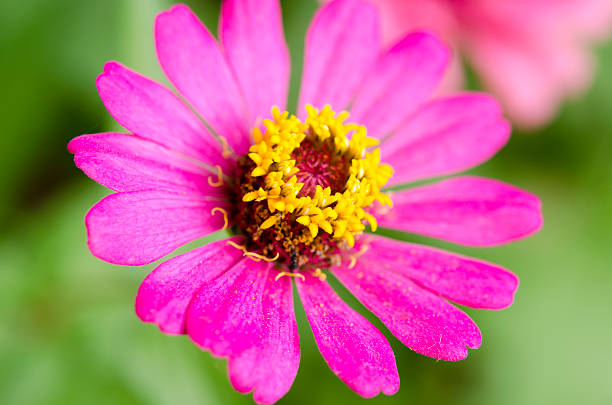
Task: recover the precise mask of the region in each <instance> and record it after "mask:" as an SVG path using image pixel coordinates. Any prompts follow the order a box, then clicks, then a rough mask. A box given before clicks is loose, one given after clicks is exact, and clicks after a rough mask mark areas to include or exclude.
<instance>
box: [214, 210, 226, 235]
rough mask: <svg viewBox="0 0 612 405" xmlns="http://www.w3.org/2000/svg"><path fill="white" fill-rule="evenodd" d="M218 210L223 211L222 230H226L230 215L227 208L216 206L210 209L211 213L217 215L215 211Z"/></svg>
mask: <svg viewBox="0 0 612 405" xmlns="http://www.w3.org/2000/svg"><path fill="white" fill-rule="evenodd" d="M217 211H219V212H220V213H222V214H223V228H221V230H222V231H224V230H226V229H227V227H228V225H229V216H228V214H227V211H226V210H224V209H223V208H221V207H215V208H213V209H212V210H211V211H210V213H211V215H215V212H217Z"/></svg>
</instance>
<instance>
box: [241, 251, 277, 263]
mask: <svg viewBox="0 0 612 405" xmlns="http://www.w3.org/2000/svg"><path fill="white" fill-rule="evenodd" d="M243 256H247V257H250V258H251V259H253V260H255V261H256V262H258V261H260V260H265V261H266V262H275V261H277V260H278V258H279V257H280V254H279V253H278V252H276V255H275V256H274V257H273V258H269V257H267V256H264V255H260V254H259V253H254V252H244V254H243Z"/></svg>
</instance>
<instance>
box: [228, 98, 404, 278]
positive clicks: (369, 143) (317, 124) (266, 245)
mask: <svg viewBox="0 0 612 405" xmlns="http://www.w3.org/2000/svg"><path fill="white" fill-rule="evenodd" d="M306 112H307V117H306V119H305V120H304V122H302V121H301V120H299V119H298V118H297V117H296V116H294V115H290V114H289V113H288V112H280V111H279V109H278V108H277V107H274V108H272V118H271V119H268V120H264V121H263V123H262V125H261V127H258V128H255V129H254V130H253V138H254V144H253V145H252V146H251V147H250V149H249V152H248V154H247V155H245V156H243V157H242V158H241V159H239V166H240V172H241V178H240V181H239V182H238V183H239V185H238V189H237V194H238V196H237V197H238V198H239V200H240V201H239V202H240V203H239V207H238V213H237V217H238V221H237V223H238V224H239V226H240V227H241V228H242V230H243V232H245V233H246V234H247V236H250V240H251V241H252V242H254V243H255V244H256V245H258V246H257V247H259V249H260V250H262V252H263V253H262V254H263V255H264V256H268V257H273V256H275V255H277V254H278V255H280V261H281V262H287V263H288V264H289V268H290V269H291V270H295V269H297V268H302V267H304V266H305V265H309V266H311V267H312V269H313V271H314V269H319V268H320V267H323V266H327V265H329V261H330V257H331V256H332V255H333V254H336V253H337V252H338V250H340V249H342V248H343V247H344V248H346V247H348V248H352V247H353V246H354V244H355V237H356V236H357V235H358V234H360V233H362V232H364V231H365V229H366V224H369V225H370V228H371V230H372V231H376V228H377V223H376V218H375V217H374V215H373V212H374V209H373V207H372V205H373V204H374V203H375V202H376V203H378V204H380V205H382V206H388V207H391V205H392V202H391V199H390V198H389V196H388V195H386V194H385V193H384V192H382V191H381V188H383V187H384V186H385V184H386V183H387V182H388V180H389V178H390V177H391V176H392V175H393V169H392V168H391V167H390V166H389V165H387V164H384V163H381V155H380V149H378V148H376V146H377V145H378V140H376V139H374V138H370V137H368V136H367V131H366V128H365V127H364V126H363V125H359V124H354V123H346V120H347V119H348V117H349V114H348V113H347V112H341V113H338V114H337V113H335V112H334V111H333V110H332V109H331V108H330V107H329V106H325V107H323V108H322V109H320V110H319V109H317V108H314V107H312V106H310V105H308V106H306ZM220 178H221V176H219V179H220ZM320 274H321V273H320V270H319V271H318V273H317V276H318V275H320Z"/></svg>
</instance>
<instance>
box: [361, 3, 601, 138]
mask: <svg viewBox="0 0 612 405" xmlns="http://www.w3.org/2000/svg"><path fill="white" fill-rule="evenodd" d="M371 1H372V2H373V3H376V4H377V5H378V7H379V8H380V12H381V15H382V20H383V24H382V27H383V36H384V40H385V42H386V43H392V42H394V41H395V40H397V39H398V38H401V37H402V36H404V35H405V34H406V33H408V32H411V31H414V30H432V31H434V32H436V33H437V34H439V35H440V36H441V37H442V38H443V39H444V40H445V41H447V42H448V43H450V44H452V46H453V48H454V49H456V50H457V51H458V52H459V53H460V54H461V55H462V56H463V57H465V58H466V59H467V61H468V62H469V63H470V64H471V65H472V66H473V67H474V69H475V71H476V73H477V74H478V75H479V77H480V78H481V79H482V82H483V84H484V85H485V86H486V88H487V89H489V90H490V91H491V92H493V93H494V94H495V95H496V96H497V97H498V98H499V99H500V101H501V103H502V105H503V106H504V108H505V110H506V111H507V112H508V114H509V115H510V118H511V119H513V120H514V121H515V122H516V123H517V124H520V125H521V126H524V127H537V126H540V125H543V124H546V123H547V122H548V121H550V120H551V119H552V118H553V117H554V116H555V114H556V112H557V110H558V109H559V106H560V104H561V103H562V101H563V100H564V99H565V98H567V97H570V96H573V95H576V94H578V93H580V92H582V91H583V90H584V89H585V88H586V87H587V86H588V84H589V82H590V81H591V78H592V70H593V60H592V55H591V53H590V51H589V46H590V45H591V44H592V43H593V42H595V41H596V40H601V39H604V38H606V37H607V36H609V34H610V31H611V29H612V1H610V0H512V1H507V0H469V1H468V0H371ZM462 79H463V72H462V68H461V65H460V60H459V58H454V61H453V66H452V68H451V69H449V72H448V73H447V77H446V79H445V86H444V88H443V91H444V90H446V91H448V90H449V89H451V90H454V89H457V88H459V87H460V86H461V84H462Z"/></svg>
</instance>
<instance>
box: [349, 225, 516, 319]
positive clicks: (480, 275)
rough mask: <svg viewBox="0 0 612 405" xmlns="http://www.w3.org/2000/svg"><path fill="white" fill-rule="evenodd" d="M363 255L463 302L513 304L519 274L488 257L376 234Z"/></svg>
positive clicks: (477, 305) (485, 306) (474, 305)
mask: <svg viewBox="0 0 612 405" xmlns="http://www.w3.org/2000/svg"><path fill="white" fill-rule="evenodd" d="M364 246H367V249H368V250H367V251H366V253H365V254H364V255H362V256H361V257H363V258H364V259H366V260H368V261H369V262H372V263H376V264H377V265H378V266H382V267H384V268H386V269H388V270H392V271H394V272H395V273H397V274H400V275H402V276H404V277H408V278H409V279H411V280H412V281H414V282H415V283H417V284H418V285H419V286H421V287H423V288H425V289H427V290H429V291H431V292H433V293H437V294H439V295H441V296H443V297H445V298H448V299H450V300H451V301H454V302H456V303H458V304H461V305H467V306H469V307H472V308H483V309H502V308H506V307H508V306H510V305H512V302H513V300H514V293H515V292H516V289H517V288H518V283H519V281H518V278H517V277H516V276H515V275H514V274H512V273H511V272H510V271H508V270H506V269H503V268H502V267H499V266H497V265H494V264H491V263H486V262H484V261H480V260H476V259H472V258H469V257H465V256H460V255H457V254H454V253H450V252H445V251H443V250H439V249H433V248H430V247H425V246H421V245H415V244H413V243H406V242H399V241H394V240H391V239H386V238H381V237H378V236H374V235H372V236H371V237H369V238H368V240H367V241H366V242H365V245H364Z"/></svg>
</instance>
